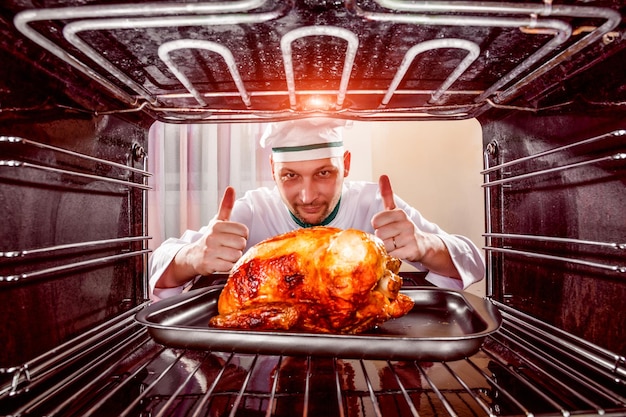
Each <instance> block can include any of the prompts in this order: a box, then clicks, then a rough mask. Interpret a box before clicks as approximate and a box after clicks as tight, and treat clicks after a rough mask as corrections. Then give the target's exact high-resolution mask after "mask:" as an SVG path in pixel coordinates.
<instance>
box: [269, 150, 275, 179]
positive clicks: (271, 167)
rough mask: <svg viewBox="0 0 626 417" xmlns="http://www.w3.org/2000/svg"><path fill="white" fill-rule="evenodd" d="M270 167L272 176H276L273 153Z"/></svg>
mask: <svg viewBox="0 0 626 417" xmlns="http://www.w3.org/2000/svg"><path fill="white" fill-rule="evenodd" d="M270 169H271V170H272V178H275V177H274V158H272V155H270Z"/></svg>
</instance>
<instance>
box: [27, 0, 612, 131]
mask: <svg viewBox="0 0 626 417" xmlns="http://www.w3.org/2000/svg"><path fill="white" fill-rule="evenodd" d="M294 19H297V20H298V21H297V22H295V21H294ZM620 20H621V16H620V14H619V13H618V12H616V11H615V10H612V9H610V8H602V7H592V6H571V5H557V4H553V3H552V2H551V1H549V2H548V1H546V2H544V3H543V4H542V3H539V2H536V3H517V2H511V3H496V2H493V3H487V2H484V3H478V2H458V1H449V2H417V1H415V2H412V1H404V2H403V1H396V0H376V1H364V2H357V1H353V0H352V1H346V2H345V3H344V2H325V1H307V2H298V3H296V2H293V1H278V2H274V1H267V0H266V1H263V0H245V1H244V0H240V1H231V2H203V3H187V4H172V3H158V2H156V3H145V4H125V5H118V4H115V5H104V4H103V5H89V6H79V7H56V8H45V9H33V10H25V11H23V12H21V13H19V14H17V16H16V17H15V26H16V28H17V29H18V30H19V31H20V32H21V33H22V34H23V35H24V36H26V37H28V38H29V39H30V40H32V41H34V42H36V43H37V44H38V45H40V46H41V47H43V48H45V49H46V50H48V51H49V52H51V53H52V54H54V55H55V56H56V57H58V58H60V59H62V60H63V61H64V62H66V63H67V64H69V65H71V66H72V67H74V68H76V69H77V70H78V71H80V72H82V73H83V74H85V75H87V76H88V77H90V78H91V79H93V80H94V81H96V82H97V83H98V84H99V85H100V87H101V88H104V89H106V90H107V91H109V92H110V93H111V94H112V95H113V96H115V97H117V98H118V99H119V100H121V102H122V103H123V106H124V107H123V110H125V111H148V112H150V113H151V114H153V115H154V117H156V118H158V119H159V120H162V121H166V122H172V123H180V122H189V121H192V122H193V121H205V122H207V121H217V120H226V121H236V120H259V119H263V118H269V117H272V118H285V117H289V116H293V115H295V114H299V115H302V114H306V113H312V112H319V111H330V112H334V113H336V114H339V115H341V116H343V117H359V118H363V119H376V118H407V117H408V118H411V119H414V120H415V119H417V118H424V119H431V120H435V119H437V118H439V117H443V118H446V119H448V120H450V119H453V118H469V117H477V116H479V115H480V114H482V113H483V112H484V111H486V110H488V109H490V108H494V107H500V106H502V107H504V108H506V105H509V104H511V103H512V100H513V99H515V98H516V97H517V96H518V95H519V93H520V92H521V91H522V90H523V89H525V88H528V87H529V86H530V85H531V84H532V83H533V82H534V81H537V80H538V79H540V78H541V77H544V76H545V75H546V74H548V73H550V72H551V71H552V70H554V69H555V68H557V67H559V66H562V65H570V64H572V63H573V62H574V60H573V58H575V57H577V56H579V55H581V56H584V53H583V51H584V50H585V48H587V47H589V46H590V45H592V44H598V43H599V44H605V45H609V44H611V43H612V42H613V41H615V40H616V38H618V34H617V32H614V31H613V30H614V29H615V27H616V26H617V25H618V24H619V22H620ZM294 24H295V25H297V26H298V27H297V28H295V29H293V30H287V29H286V28H288V27H290V26H293V25H294ZM433 31H437V32H436V34H435V33H434V32H433ZM498 56H503V57H507V58H506V59H494V57H498ZM572 70H573V71H575V70H574V69H572ZM556 76H557V77H558V75H556ZM296 80H297V81H296ZM424 81H426V82H424ZM558 81H560V79H558V78H557V80H555V82H558ZM544 83H545V80H544ZM541 88H546V85H545V84H544V85H543V86H542V87H541ZM527 105H528V107H533V106H536V105H537V103H534V104H531V103H528V104H527ZM553 105H557V103H549V104H548V103H546V104H543V106H553ZM558 105H561V103H558ZM97 110H98V111H100V112H102V111H109V110H111V109H97ZM337 112H338V113H337Z"/></svg>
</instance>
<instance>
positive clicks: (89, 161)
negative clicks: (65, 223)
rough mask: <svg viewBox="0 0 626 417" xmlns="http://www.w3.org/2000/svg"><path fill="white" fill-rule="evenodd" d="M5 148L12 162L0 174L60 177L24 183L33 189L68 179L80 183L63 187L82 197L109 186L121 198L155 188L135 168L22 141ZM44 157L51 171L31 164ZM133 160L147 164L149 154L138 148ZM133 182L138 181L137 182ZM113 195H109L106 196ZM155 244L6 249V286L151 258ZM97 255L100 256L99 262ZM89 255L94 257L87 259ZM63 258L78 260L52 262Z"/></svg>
mask: <svg viewBox="0 0 626 417" xmlns="http://www.w3.org/2000/svg"><path fill="white" fill-rule="evenodd" d="M0 146H3V149H4V153H3V157H6V156H7V155H8V158H6V159H4V158H3V159H0V168H2V169H34V170H35V171H38V172H40V173H41V172H43V173H48V174H50V173H51V174H54V175H53V176H48V177H45V178H43V179H42V178H41V177H40V176H36V175H35V176H33V177H30V176H29V177H26V178H27V179H24V181H27V182H32V183H33V184H35V183H38V181H43V183H45V184H46V185H49V184H50V183H53V182H55V180H58V178H57V177H58V176H63V177H65V178H74V179H76V180H77V182H71V181H63V185H62V186H63V187H64V188H69V189H73V190H75V191H77V192H85V191H86V190H85V185H84V184H85V182H86V183H87V184H92V183H100V184H101V183H103V182H104V183H107V184H114V185H115V186H121V188H120V191H119V192H120V193H128V192H130V190H131V189H137V190H140V191H146V190H149V189H150V188H151V187H150V186H148V185H146V184H145V183H146V181H147V178H148V177H150V176H151V175H152V174H151V173H150V172H148V171H146V170H144V169H139V168H135V167H133V166H130V165H124V164H120V163H117V162H113V161H110V160H107V159H103V158H97V157H94V156H91V155H87V154H84V153H80V152H75V151H72V150H68V149H65V148H61V147H58V146H52V145H48V144H45V143H41V142H37V141H34V140H30V139H25V138H22V137H16V136H0ZM38 152H42V153H46V154H48V155H53V156H50V157H46V158H42V159H44V160H46V161H47V162H48V163H47V164H45V165H44V164H41V163H33V162H30V159H31V158H32V155H33V154H37V153H38ZM129 154H130V155H131V156H130V157H131V158H135V157H137V158H142V157H143V156H144V151H143V149H141V147H138V146H135V147H134V148H133V149H131V151H130V152H129ZM70 163H71V166H72V168H71V169H68V167H67V165H68V164H70ZM94 166H97V167H100V168H99V169H100V171H106V170H108V171H109V172H107V175H102V174H92V173H88V172H90V171H91V170H93V168H94ZM103 167H104V168H103ZM83 171H85V172H83ZM116 173H117V174H116ZM15 177H16V178H18V177H19V176H18V175H16V176H15ZM131 177H133V178H134V177H136V178H138V179H135V180H134V181H133V180H131ZM59 181H60V180H59ZM98 190H99V188H97V187H92V188H90V189H89V190H87V192H88V193H98V192H99V191H98ZM110 191H111V190H110V189H107V190H106V191H104V192H110ZM149 239H151V237H150V236H125V237H116V238H109V239H99V240H87V241H82V242H73V243H62V244H56V245H50V246H43V247H33V248H6V247H5V248H3V249H4V250H2V251H0V267H1V268H2V269H0V286H3V287H5V286H10V285H17V284H23V283H24V282H30V281H32V280H34V279H43V278H46V277H50V276H58V275H59V274H63V273H70V272H73V271H77V270H80V269H85V268H93V267H98V266H102V265H106V264H111V263H114V262H117V261H120V260H124V259H128V258H133V257H137V256H147V255H148V254H149V253H150V250H149V249H147V243H146V242H147V240H149ZM136 242H138V243H141V247H142V248H141V249H138V250H137V249H135V250H133V249H132V248H133V247H134V246H135V245H133V244H134V243H136ZM112 250H116V251H118V253H115V254H111V251H112ZM94 251H99V252H100V255H99V256H93V253H94ZM84 253H90V254H92V255H90V256H85V255H84ZM63 257H65V258H66V259H67V258H68V257H71V258H72V259H76V260H74V261H66V262H63V263H61V264H56V263H55V262H51V261H49V259H53V260H54V259H61V258H63ZM36 266H39V269H34V268H35V267H36ZM18 271H19V272H18Z"/></svg>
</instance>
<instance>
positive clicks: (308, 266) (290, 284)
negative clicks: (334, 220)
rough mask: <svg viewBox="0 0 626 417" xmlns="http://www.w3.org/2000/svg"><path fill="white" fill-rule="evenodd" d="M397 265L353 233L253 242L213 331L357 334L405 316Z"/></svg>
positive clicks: (316, 232) (321, 230) (322, 230)
mask: <svg viewBox="0 0 626 417" xmlns="http://www.w3.org/2000/svg"><path fill="white" fill-rule="evenodd" d="M399 268H400V260H398V259H396V258H392V257H390V256H389V255H388V254H387V252H386V250H385V247H384V245H383V243H382V242H381V241H380V240H379V239H378V238H376V237H375V236H373V235H371V234H368V233H365V232H361V231H358V230H354V229H348V230H341V229H337V228H332V227H321V226H320V227H313V228H308V229H299V230H295V231H293V232H289V233H286V234H283V235H280V236H276V237H273V238H270V239H268V240H265V241H264V242H261V243H259V244H258V245H256V246H254V247H252V248H250V250H249V251H248V252H247V253H246V254H245V255H244V256H243V257H242V258H241V259H240V260H239V261H238V262H237V264H236V265H235V266H234V267H233V270H232V272H231V274H230V276H229V278H228V281H227V282H226V285H225V286H224V289H223V291H222V293H221V295H220V298H219V302H218V312H219V315H217V316H215V317H213V318H212V319H211V321H210V323H209V324H210V325H211V326H214V327H226V328H238V329H257V330H259V329H263V330H270V329H274V330H304V331H310V332H319V333H360V332H363V331H365V330H368V329H370V328H372V327H374V326H376V325H378V324H380V323H382V322H384V321H386V320H389V319H391V318H396V317H400V316H403V315H405V314H406V313H408V312H409V311H410V310H411V308H413V300H411V299H410V298H409V297H408V296H406V295H404V294H400V293H399V290H400V287H401V285H402V279H401V278H400V277H399V276H398V275H397V272H398V270H399Z"/></svg>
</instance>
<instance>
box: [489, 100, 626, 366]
mask: <svg viewBox="0 0 626 417" xmlns="http://www.w3.org/2000/svg"><path fill="white" fill-rule="evenodd" d="M623 120H624V119H623V118H620V117H615V115H614V114H613V115H606V114H604V115H603V114H582V113H577V112H572V113H570V114H547V115H546V114H543V115H537V114H534V113H531V112H516V113H514V114H511V115H509V116H508V117H505V118H503V119H501V120H497V121H492V122H487V123H484V124H483V132H484V144H485V147H486V149H487V150H488V151H487V153H486V159H485V161H486V165H487V166H488V167H493V166H496V165H498V164H510V165H506V166H504V167H503V168H501V169H495V170H494V171H493V172H490V173H488V174H487V176H488V177H489V182H491V183H493V185H491V186H487V187H485V196H486V198H487V199H488V201H489V204H490V213H489V214H488V222H487V232H488V234H487V246H488V247H493V248H494V250H488V251H487V254H488V257H489V258H488V259H489V260H490V261H491V268H490V273H491V277H490V283H491V284H492V286H493V288H492V291H493V293H494V298H495V299H497V300H499V301H501V302H503V303H505V304H507V305H510V306H512V307H514V308H516V309H519V310H521V311H523V312H526V313H528V314H530V315H532V316H534V317H537V318H539V319H541V320H543V321H545V322H548V323H551V324H553V325H555V326H557V327H559V328H562V329H564V330H566V331H569V332H571V333H572V334H574V335H577V336H579V337H582V338H584V339H586V340H588V341H591V342H593V343H595V344H597V345H599V346H601V347H604V348H606V349H609V350H610V351H613V352H616V353H620V354H622V355H623V354H624V353H625V352H626V339H625V338H624V328H626V312H625V310H624V307H623V303H624V300H625V299H626V281H625V279H624V274H625V273H626V262H625V261H624V259H625V256H624V254H625V252H626V245H625V243H626V222H625V221H624V219H625V216H624V207H626V193H625V184H626V172H625V171H624V158H625V157H626V154H625V153H624V152H626V131H625V130H624V128H625V125H624V122H623ZM512 161H518V163H514V164H512V163H511V162H512ZM529 174H530V175H529ZM489 229H491V230H489ZM489 233H491V234H489Z"/></svg>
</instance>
